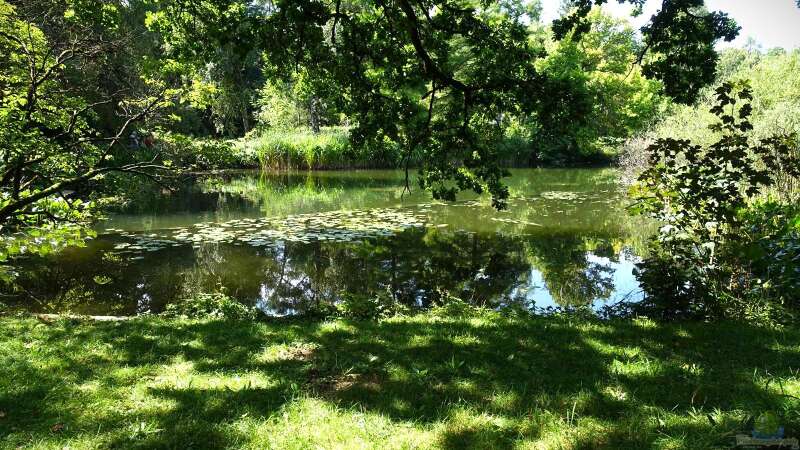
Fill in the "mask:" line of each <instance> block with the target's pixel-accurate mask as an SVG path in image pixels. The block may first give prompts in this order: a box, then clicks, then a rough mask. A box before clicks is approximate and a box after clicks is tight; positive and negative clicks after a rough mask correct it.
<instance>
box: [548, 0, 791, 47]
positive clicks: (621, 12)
mask: <svg viewBox="0 0 800 450" xmlns="http://www.w3.org/2000/svg"><path fill="white" fill-rule="evenodd" d="M541 1H542V7H543V11H542V18H543V19H544V20H547V21H550V20H553V19H554V18H556V16H557V14H558V7H559V5H560V4H561V0H541ZM660 6H661V1H660V0H648V1H647V3H646V4H645V8H644V14H642V15H641V16H639V17H633V18H630V20H631V23H632V24H633V25H634V26H635V27H636V28H639V27H641V26H642V25H643V24H644V23H645V22H647V21H648V19H649V18H650V16H652V15H653V14H654V13H655V12H656V11H657V10H658V8H659V7H660ZM706 6H707V7H708V9H710V10H712V11H724V12H727V13H728V14H729V15H730V16H731V17H733V18H734V19H735V20H736V23H738V24H739V26H740V27H742V29H741V31H740V32H739V37H738V38H737V39H736V40H735V41H734V42H732V43H721V44H719V46H720V47H729V46H734V47H742V46H744V44H745V43H746V42H747V38H748V37H752V38H753V39H755V41H756V42H757V43H758V44H759V45H760V46H761V47H762V48H763V49H764V50H767V49H770V48H773V47H783V48H786V49H793V48H800V8H798V7H797V3H796V2H795V0H706ZM603 8H605V9H606V10H607V11H609V12H611V13H612V14H613V15H615V16H620V17H629V14H630V10H631V8H630V6H629V5H620V4H619V3H617V1H616V0H608V3H607V4H606V5H604V6H603Z"/></svg>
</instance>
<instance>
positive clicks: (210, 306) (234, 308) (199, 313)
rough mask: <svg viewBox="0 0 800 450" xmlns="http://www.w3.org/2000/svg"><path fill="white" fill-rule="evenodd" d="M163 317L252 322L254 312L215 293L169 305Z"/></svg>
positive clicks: (235, 301) (202, 294) (199, 295)
mask: <svg viewBox="0 0 800 450" xmlns="http://www.w3.org/2000/svg"><path fill="white" fill-rule="evenodd" d="M164 315H166V316H172V317H184V318H192V319H206V318H216V319H235V320H252V319H255V318H256V310H255V308H252V307H248V306H246V305H244V304H242V303H241V302H239V301H238V300H236V299H233V298H231V297H229V296H228V295H226V294H224V293H222V292H215V293H198V294H195V295H192V296H191V297H188V298H185V299H183V300H181V301H179V302H177V303H170V304H169V305H167V307H166V309H165V310H164Z"/></svg>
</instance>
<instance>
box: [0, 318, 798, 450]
mask: <svg viewBox="0 0 800 450" xmlns="http://www.w3.org/2000/svg"><path fill="white" fill-rule="evenodd" d="M0 321H2V323H3V325H4V326H3V328H2V330H0V362H2V363H3V365H2V367H1V368H0V375H2V377H3V379H4V380H5V381H0V386H2V388H3V390H2V392H0V411H4V412H5V413H6V414H7V417H6V418H4V419H0V439H6V443H8V444H12V445H20V444H25V443H30V442H36V441H42V442H53V443H55V442H61V441H60V439H67V438H73V439H78V438H81V436H85V435H89V434H93V435H95V436H99V437H97V438H96V439H100V442H101V443H102V445H103V446H108V447H125V448H128V447H136V446H140V447H182V448H186V447H192V446H194V447H220V446H237V443H246V442H248V441H249V439H250V436H248V435H247V434H246V433H243V432H242V431H240V430H239V429H238V428H237V427H236V423H237V421H239V420H240V419H242V418H245V417H246V418H248V420H255V421H269V420H272V419H274V418H275V417H276V416H277V415H278V412H279V411H281V410H282V408H284V407H285V406H286V405H287V404H288V403H291V402H293V401H294V400H295V399H297V398H305V397H315V398H319V399H323V400H324V401H325V402H327V403H329V404H332V405H336V406H338V407H339V408H341V409H342V410H344V411H366V412H368V413H375V414H379V415H381V416H383V417H386V418H388V419H389V420H390V421H391V422H393V423H396V422H405V423H413V424H414V425H415V426H418V427H423V428H426V427H427V428H426V429H435V430H436V442H437V445H438V446H440V447H443V448H454V449H455V448H469V447H472V448H512V447H514V446H515V445H517V444H518V443H519V442H521V441H539V442H544V443H546V445H549V446H550V447H558V446H560V445H563V446H565V447H567V446H568V447H571V448H652V447H657V446H661V445H660V444H659V442H671V441H670V440H674V441H675V442H683V443H684V444H686V443H687V442H689V443H690V444H691V446H693V447H695V448H708V447H712V446H715V445H716V446H719V445H726V444H727V443H729V441H730V437H731V434H732V433H733V432H735V431H737V430H742V429H743V428H744V422H745V421H746V420H747V416H748V414H756V413H758V412H759V411H762V410H764V409H777V410H779V411H781V412H782V413H783V416H784V417H785V420H786V425H787V432H788V433H790V434H791V433H795V432H796V431H797V430H799V429H800V418H799V417H798V415H797V413H796V411H797V407H798V405H800V403H799V402H798V401H797V400H796V399H793V398H792V397H788V396H783V395H781V393H780V389H783V388H784V385H785V387H786V388H787V389H796V388H797V387H798V375H799V374H798V372H797V368H798V367H800V351H798V345H800V333H798V332H797V331H794V330H792V331H786V332H778V331H769V330H764V329H760V328H755V327H750V326H748V325H743V324H730V323H725V324H699V323H698V324H683V325H665V326H658V325H654V324H652V323H648V322H633V321H628V322H622V321H620V322H587V321H581V320H570V319H563V318H526V319H509V318H505V317H501V316H499V315H496V314H478V315H475V316H470V317H463V318H452V317H442V316H435V315H425V316H419V317H414V318H405V319H393V320H387V321H382V322H348V321H335V322H325V323H315V322H271V323H242V322H238V323H237V322H225V321H209V322H184V321H166V320H161V319H143V320H134V321H129V322H124V323H81V322H76V321H58V322H55V323H51V324H42V323H38V322H37V321H36V320H35V319H24V320H23V319H0ZM31 343H33V345H32V346H31ZM26 347H27V348H26ZM768 379H773V380H781V381H782V382H781V383H767V380H768ZM779 385H780V387H779ZM795 395H797V393H796V392H795ZM119 405H123V406H122V407H119ZM86 408H88V410H87V409H86ZM791 411H795V413H792V412H791ZM53 424H64V425H65V427H64V430H60V431H58V432H53V431H52V430H51V428H52V426H53ZM93 439H95V438H93ZM0 442H3V441H0ZM374 445H375V446H378V444H377V443H376V444H374ZM665 445H666V444H665Z"/></svg>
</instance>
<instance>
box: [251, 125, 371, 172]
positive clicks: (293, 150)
mask: <svg viewBox="0 0 800 450" xmlns="http://www.w3.org/2000/svg"><path fill="white" fill-rule="evenodd" d="M237 145H238V147H239V148H240V149H244V153H251V154H252V153H254V154H256V155H257V156H258V160H259V162H260V164H261V167H262V169H265V170H281V169H309V170H311V169H342V168H351V167H360V166H368V165H369V164H370V163H372V161H368V160H365V161H360V160H359V158H357V157H356V155H355V153H354V152H353V150H352V147H351V145H350V141H349V138H348V134H347V129H346V128H343V127H329V128H324V129H322V130H321V131H320V132H319V133H313V132H312V131H311V130H308V129H297V130H267V131H264V132H262V133H261V134H259V135H256V136H253V137H248V138H245V139H243V140H241V141H239V143H238V144H237Z"/></svg>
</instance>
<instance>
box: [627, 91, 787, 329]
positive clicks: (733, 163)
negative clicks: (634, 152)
mask: <svg viewBox="0 0 800 450" xmlns="http://www.w3.org/2000/svg"><path fill="white" fill-rule="evenodd" d="M716 94H717V105H715V106H714V108H712V113H714V114H715V115H716V116H717V117H718V118H719V120H720V122H719V123H717V124H715V125H714V129H715V131H717V132H719V133H721V135H722V137H721V138H720V140H719V141H717V142H716V143H714V144H712V145H710V146H708V147H702V146H699V145H695V144H692V143H691V142H690V141H688V140H678V139H660V140H658V141H656V142H655V143H654V144H653V145H652V146H651V147H650V148H649V152H650V167H649V168H648V169H647V170H645V171H644V172H643V173H642V174H641V175H640V177H639V181H638V184H637V185H635V186H634V188H633V194H634V198H636V199H637V200H638V203H637V204H636V206H635V210H636V211H638V212H641V213H646V214H648V215H650V216H651V217H653V218H655V219H657V220H659V221H660V222H662V223H663V224H664V225H663V226H662V228H661V230H660V233H659V235H658V239H657V241H655V242H654V247H655V248H654V250H655V251H654V256H652V257H651V258H649V259H648V260H646V261H644V262H643V263H642V264H641V266H640V269H641V273H640V281H641V282H642V284H643V287H644V289H645V290H646V291H647V292H648V293H649V294H650V296H651V298H653V299H654V300H655V301H657V302H661V303H662V304H663V305H664V306H665V308H666V309H667V310H669V311H678V312H679V313H699V314H711V315H731V314H732V315H737V314H740V313H742V312H743V311H744V309H746V308H742V307H740V306H741V305H742V304H746V303H747V299H748V296H749V295H750V293H749V291H748V289H750V288H751V287H754V286H755V285H757V284H759V283H761V282H763V280H762V279H761V278H759V274H758V273H754V272H753V268H752V267H751V266H750V263H749V261H750V258H748V257H747V255H746V254H745V253H744V252H746V251H747V250H748V249H749V248H750V247H751V246H752V245H753V244H754V242H753V241H752V240H751V239H752V238H753V236H750V235H748V234H746V233H745V229H744V228H745V222H744V220H743V215H742V214H743V212H744V211H745V210H746V208H747V207H748V204H749V203H750V201H751V200H752V199H753V198H755V197H756V196H757V195H758V194H759V193H761V192H763V190H764V189H765V188H768V187H770V186H772V185H773V184H774V183H775V178H774V177H773V176H771V175H772V174H773V173H776V172H778V171H782V172H788V173H791V174H793V175H795V176H796V175H798V174H800V165H798V164H800V161H798V160H797V159H796V158H794V157H793V156H794V155H793V153H792V152H791V148H792V143H791V142H789V141H788V140H787V139H786V138H784V137H779V136H776V137H771V138H767V139H762V140H760V141H758V142H755V143H752V144H751V142H750V139H749V138H748V136H747V134H746V133H747V132H749V131H750V130H752V125H751V124H750V122H749V117H750V114H751V113H752V107H751V101H752V93H751V89H750V88H749V86H748V85H747V84H745V83H742V84H741V85H740V86H735V85H733V84H731V83H724V84H723V85H722V86H720V87H719V88H718V89H717V91H716ZM737 305H739V306H737ZM731 306H732V308H731Z"/></svg>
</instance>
